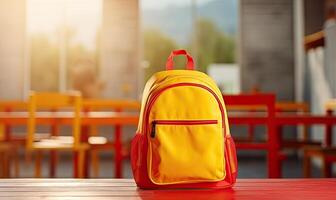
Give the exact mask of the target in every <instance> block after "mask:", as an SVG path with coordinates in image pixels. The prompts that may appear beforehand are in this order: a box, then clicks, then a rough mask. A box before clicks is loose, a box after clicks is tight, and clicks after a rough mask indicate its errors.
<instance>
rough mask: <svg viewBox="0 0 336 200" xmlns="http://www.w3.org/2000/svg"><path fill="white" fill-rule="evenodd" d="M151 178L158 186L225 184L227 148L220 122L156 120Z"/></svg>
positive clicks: (150, 146)
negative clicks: (223, 182)
mask: <svg viewBox="0 0 336 200" xmlns="http://www.w3.org/2000/svg"><path fill="white" fill-rule="evenodd" d="M148 166H149V167H148V175H149V178H150V179H151V180H152V181H153V183H155V184H159V185H164V184H178V183H197V182H212V181H219V180H223V179H224V177H225V170H224V166H225V163H224V144H223V132H222V130H221V124H219V123H218V121H217V120H153V121H152V126H151V130H150V137H149V153H148Z"/></svg>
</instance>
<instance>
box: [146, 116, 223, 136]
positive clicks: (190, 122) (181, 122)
mask: <svg viewBox="0 0 336 200" xmlns="http://www.w3.org/2000/svg"><path fill="white" fill-rule="evenodd" d="M217 123H218V121H217V120H153V121H152V130H151V137H152V138H154V137H155V134H156V125H157V124H158V125H177V126H178V125H187V126H190V125H208V124H217Z"/></svg>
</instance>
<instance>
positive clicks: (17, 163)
mask: <svg viewBox="0 0 336 200" xmlns="http://www.w3.org/2000/svg"><path fill="white" fill-rule="evenodd" d="M12 157H13V162H14V176H15V178H18V177H19V176H20V160H19V154H18V151H17V149H15V150H14V152H13V154H12Z"/></svg>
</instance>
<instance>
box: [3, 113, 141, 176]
mask: <svg viewBox="0 0 336 200" xmlns="http://www.w3.org/2000/svg"><path fill="white" fill-rule="evenodd" d="M36 117H37V118H36V120H37V123H38V124H49V125H57V126H58V125H71V123H72V118H73V117H72V113H69V112H39V113H38V114H37V116H36ZM27 118H28V114H27V112H0V123H3V124H5V125H25V124H27ZM81 124H82V126H83V130H88V128H87V127H88V126H90V125H112V126H114V128H115V133H114V154H115V162H114V163H115V168H114V169H115V177H116V178H121V177H122V139H121V135H122V131H121V128H122V126H124V125H135V126H136V125H137V124H138V115H137V114H131V113H121V112H103V111H100V112H86V113H85V114H83V116H82V118H81ZM83 135H84V137H83V139H84V140H86V141H87V138H88V136H87V135H88V134H87V132H86V131H84V132H83ZM9 138H10V135H7V139H8V140H10V139H9ZM87 160H88V159H87ZM86 166H87V167H86V169H85V171H86V173H85V174H86V177H88V171H89V170H88V166H89V165H88V164H86ZM74 172H75V170H74Z"/></svg>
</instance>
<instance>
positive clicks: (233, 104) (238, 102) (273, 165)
mask: <svg viewBox="0 0 336 200" xmlns="http://www.w3.org/2000/svg"><path fill="white" fill-rule="evenodd" d="M223 98H224V101H225V104H226V107H227V110H228V113H229V123H230V125H231V124H238V125H253V126H254V125H257V124H263V125H265V126H266V128H267V138H266V141H247V140H236V137H235V136H234V135H235V134H234V133H232V136H233V137H234V139H235V142H236V147H237V149H248V150H265V151H266V152H267V166H268V177H269V178H276V177H280V176H281V170H280V169H281V165H280V152H279V151H280V148H279V144H278V142H279V139H278V135H276V130H275V123H274V122H275V95H273V94H241V95H223ZM241 108H247V109H248V110H247V112H245V111H246V110H243V112H244V113H237V116H236V115H235V113H234V112H233V113H231V112H232V111H239V112H241V110H240V109H241ZM251 108H253V109H257V110H256V112H253V113H251V112H250V109H251ZM260 109H261V113H259V111H260Z"/></svg>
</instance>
